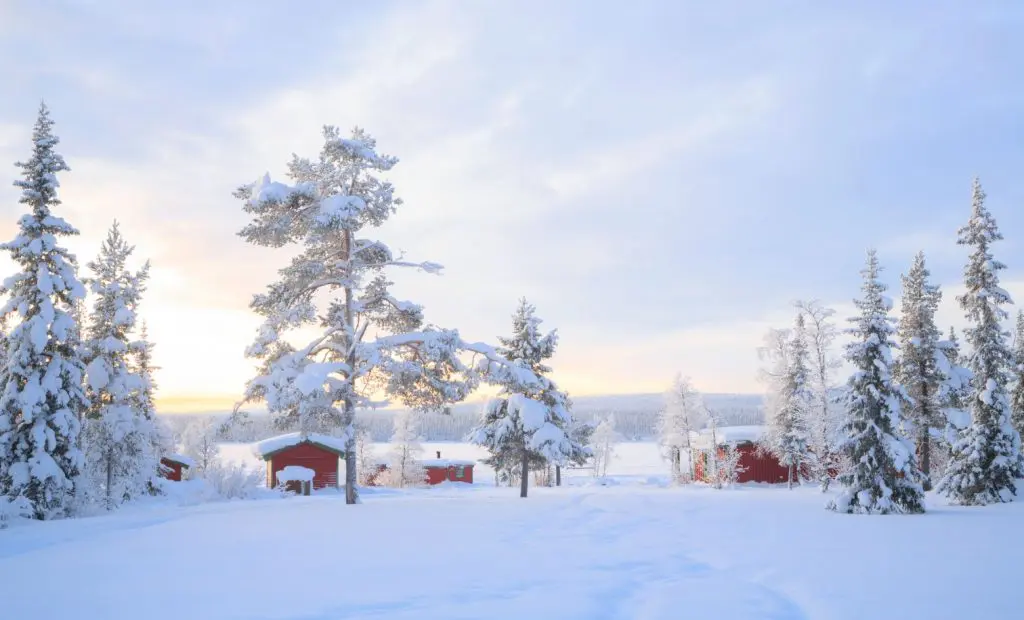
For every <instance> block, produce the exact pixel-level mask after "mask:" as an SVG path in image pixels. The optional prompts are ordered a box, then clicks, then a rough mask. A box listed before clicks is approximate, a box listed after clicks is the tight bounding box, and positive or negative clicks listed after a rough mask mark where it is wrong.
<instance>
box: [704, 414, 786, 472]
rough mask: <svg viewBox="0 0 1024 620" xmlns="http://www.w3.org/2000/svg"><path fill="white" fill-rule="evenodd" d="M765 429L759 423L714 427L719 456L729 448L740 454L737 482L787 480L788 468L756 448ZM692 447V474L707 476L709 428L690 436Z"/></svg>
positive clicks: (767, 453) (766, 452) (709, 449)
mask: <svg viewBox="0 0 1024 620" xmlns="http://www.w3.org/2000/svg"><path fill="white" fill-rule="evenodd" d="M764 431H765V429H764V427H762V426H725V427H722V428H718V429H715V440H716V443H717V444H718V445H717V446H716V449H717V450H718V457H719V459H724V458H725V457H726V455H727V453H728V451H732V450H735V451H737V452H739V454H740V458H739V464H738V465H737V471H738V473H737V475H736V482H767V483H770V484H777V483H784V482H786V481H787V480H788V479H789V470H788V469H787V468H786V467H784V466H783V465H782V464H780V463H779V460H778V459H777V458H775V456H774V455H773V454H771V453H769V452H768V451H767V450H761V449H759V446H758V441H760V439H761V438H762V437H763V436H764ZM693 446H694V450H693V459H694V464H693V470H694V477H695V478H696V479H697V480H706V479H707V477H708V476H709V475H710V472H708V471H707V464H708V463H707V462H708V457H710V451H711V431H710V430H709V429H704V430H702V431H701V432H700V433H699V434H697V435H696V437H694V438H693Z"/></svg>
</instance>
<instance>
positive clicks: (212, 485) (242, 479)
mask: <svg viewBox="0 0 1024 620" xmlns="http://www.w3.org/2000/svg"><path fill="white" fill-rule="evenodd" d="M202 479H203V482H204V483H205V489H206V494H205V495H206V499H207V500H208V501H212V500H218V499H255V498H257V497H260V496H261V495H266V494H267V492H268V490H267V488H266V469H265V468H264V467H252V468H250V467H246V466H245V465H237V464H234V463H225V462H223V461H221V460H219V459H215V460H213V461H211V462H209V463H208V464H207V466H206V469H205V470H204V471H203V474H202Z"/></svg>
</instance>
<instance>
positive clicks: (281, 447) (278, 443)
mask: <svg viewBox="0 0 1024 620" xmlns="http://www.w3.org/2000/svg"><path fill="white" fill-rule="evenodd" d="M253 452H254V453H255V454H256V456H258V457H260V458H261V459H263V460H264V461H266V462H267V488H271V489H272V488H274V487H275V486H277V472H279V471H281V470H282V469H284V468H285V467H287V466H289V465H298V466H300V467H306V468H308V469H312V470H313V472H314V475H313V488H314V489H324V488H337V487H339V486H341V484H342V471H343V470H342V467H341V463H342V462H343V460H344V458H345V440H344V439H342V438H340V437H331V436H330V435H320V434H317V433H289V434H287V435H280V436H278V437H271V438H270V439H265V440H263V441H261V442H259V443H257V444H256V445H255V446H254V447H253Z"/></svg>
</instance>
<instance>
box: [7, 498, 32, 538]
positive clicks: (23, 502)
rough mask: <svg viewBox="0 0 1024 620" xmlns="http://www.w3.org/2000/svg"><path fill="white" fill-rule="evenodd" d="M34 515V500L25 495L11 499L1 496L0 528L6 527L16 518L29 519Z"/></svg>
mask: <svg viewBox="0 0 1024 620" xmlns="http://www.w3.org/2000/svg"><path fill="white" fill-rule="evenodd" d="M31 516H32V502H30V501H28V500H27V499H26V498H24V497H15V498H13V499H9V498H6V497H2V496H0V530H2V529H4V528H6V527H7V526H8V524H10V522H11V521H14V520H15V519H28V518H30V517H31Z"/></svg>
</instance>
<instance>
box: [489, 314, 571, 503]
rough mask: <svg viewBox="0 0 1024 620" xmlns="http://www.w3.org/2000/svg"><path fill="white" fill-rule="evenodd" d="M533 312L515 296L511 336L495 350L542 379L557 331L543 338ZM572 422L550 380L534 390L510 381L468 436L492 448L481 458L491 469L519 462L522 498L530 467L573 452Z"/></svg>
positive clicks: (562, 397)
mask: <svg viewBox="0 0 1024 620" xmlns="http://www.w3.org/2000/svg"><path fill="white" fill-rule="evenodd" d="M535 312H536V309H535V308H534V307H533V305H531V304H530V303H528V302H527V301H526V300H525V299H522V300H520V302H519V307H518V308H517V310H516V313H515V314H514V315H513V317H512V336H511V337H509V338H499V339H498V340H499V342H500V343H501V348H499V349H498V352H499V354H501V355H502V356H503V357H504V358H505V359H507V360H509V361H511V362H512V363H513V364H515V365H516V366H519V367H522V368H526V369H528V370H529V371H530V372H531V373H533V374H534V375H536V376H538V377H544V376H545V375H546V374H547V373H549V372H551V368H550V367H548V366H547V365H546V364H545V363H544V360H547V359H549V358H550V357H551V356H552V355H554V353H555V347H556V346H557V345H558V335H557V333H556V332H554V331H552V332H549V333H548V334H546V335H543V336H542V335H541V334H540V324H541V319H540V318H538V317H537V316H535ZM571 421H572V418H571V416H570V414H569V409H568V397H567V396H566V395H565V394H564V393H562V392H561V391H559V390H558V388H557V386H555V384H554V383H552V382H550V380H549V381H548V383H547V385H544V386H542V387H540V388H539V389H538V388H537V387H524V386H522V385H520V384H518V382H517V383H509V384H506V385H504V386H503V387H502V391H501V394H500V395H499V397H498V398H496V399H493V400H492V401H491V402H490V403H489V404H488V406H487V407H486V408H485V410H484V415H483V419H482V421H481V424H480V426H479V427H478V428H477V429H476V430H475V431H474V433H473V435H472V439H473V442H474V443H477V444H479V445H482V446H484V447H486V448H487V449H488V450H489V451H490V452H491V455H492V456H491V458H490V459H488V460H487V461H485V462H488V463H489V464H491V465H492V466H493V467H495V470H496V471H504V472H509V471H510V470H511V469H513V468H515V467H516V466H518V469H519V473H518V479H519V484H520V490H519V494H520V497H526V496H527V489H528V486H529V472H530V470H531V469H540V468H544V467H546V466H547V465H548V464H549V463H557V464H559V465H561V464H564V463H566V462H568V461H569V460H570V458H571V457H572V456H573V455H574V454H575V453H577V452H578V450H579V448H577V447H575V446H574V442H573V438H572V437H571V433H569V432H568V431H569V424H570V423H571ZM506 475H507V474H506Z"/></svg>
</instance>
